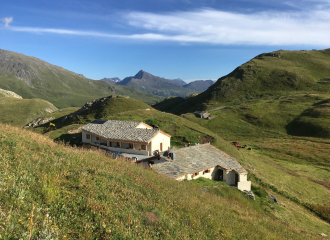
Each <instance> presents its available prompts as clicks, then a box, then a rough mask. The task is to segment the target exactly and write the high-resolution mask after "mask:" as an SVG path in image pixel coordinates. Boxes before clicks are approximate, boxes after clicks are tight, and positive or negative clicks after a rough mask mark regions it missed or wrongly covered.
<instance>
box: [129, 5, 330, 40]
mask: <svg viewBox="0 0 330 240" xmlns="http://www.w3.org/2000/svg"><path fill="white" fill-rule="evenodd" d="M126 19H127V21H128V23H129V24H130V25H132V26H134V27H138V28H140V29H142V30H144V31H145V30H147V31H150V32H153V33H154V34H159V35H161V36H162V38H163V39H166V40H172V41H183V42H204V43H213V44H246V45H283V44H284V45H291V44H312V45H329V39H330V31H327V29H330V11H329V10H323V11H313V12H306V13H294V12H288V13H281V12H259V13H253V14H242V13H231V12H223V11H218V10H214V9H202V10H198V11H192V12H175V13H168V14H153V13H144V12H131V13H130V14H128V15H127V16H126ZM159 38H161V37H160V36H159Z"/></svg>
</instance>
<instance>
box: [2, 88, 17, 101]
mask: <svg viewBox="0 0 330 240" xmlns="http://www.w3.org/2000/svg"><path fill="white" fill-rule="evenodd" d="M0 97H10V98H19V99H22V97H21V96H20V95H18V94H16V93H14V92H12V91H7V90H3V89H1V88H0Z"/></svg>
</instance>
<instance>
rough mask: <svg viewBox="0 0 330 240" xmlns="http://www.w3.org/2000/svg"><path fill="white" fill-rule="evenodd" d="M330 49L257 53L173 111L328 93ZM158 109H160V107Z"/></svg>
mask: <svg viewBox="0 0 330 240" xmlns="http://www.w3.org/2000/svg"><path fill="white" fill-rule="evenodd" d="M329 72H330V49H325V50H321V51H284V50H279V51H276V52H272V53H264V54H260V55H258V56H257V57H255V58H253V59H251V60H250V61H249V62H247V63H245V64H243V65H241V66H240V67H238V68H236V69H235V70H234V71H233V72H231V73H230V74H228V75H226V76H224V77H221V78H219V79H218V81H217V82H216V83H215V84H213V85H212V86H211V87H210V88H209V89H208V90H206V91H205V92H203V93H201V94H199V95H198V96H196V97H192V98H188V99H186V101H185V102H184V103H182V104H180V105H178V106H173V109H172V110H171V112H172V113H176V114H181V113H187V112H193V111H195V110H196V109H199V110H206V109H212V108H214V107H215V106H221V105H227V104H228V103H233V102H234V103H235V102H236V103H242V102H245V101H249V100H251V99H259V98H265V97H268V96H285V95H294V94H310V93H329V92H330V78H329ZM158 109H161V106H159V108H158Z"/></svg>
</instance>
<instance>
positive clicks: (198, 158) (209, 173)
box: [152, 143, 251, 191]
mask: <svg viewBox="0 0 330 240" xmlns="http://www.w3.org/2000/svg"><path fill="white" fill-rule="evenodd" d="M170 155H172V158H170V159H167V160H165V159H164V158H161V159H160V160H158V162H157V161H155V162H154V164H153V165H152V169H153V170H155V171H156V172H158V173H160V174H163V175H166V176H168V177H170V178H174V179H175V180H179V181H181V180H184V179H187V180H191V179H197V178H200V177H204V178H209V179H213V180H218V181H226V183H227V184H229V185H232V186H236V187H237V188H238V189H239V190H241V191H244V190H246V191H250V190H251V182H250V181H247V174H248V172H247V171H246V170H245V169H244V168H243V167H242V166H241V165H240V164H239V163H238V162H237V161H236V159H235V158H233V157H231V156H229V155H227V154H226V153H224V152H222V151H220V150H219V149H217V148H216V147H214V146H212V145H210V144H209V143H206V144H202V145H195V146H191V147H186V148H181V149H177V150H175V151H173V152H172V153H171V154H170Z"/></svg>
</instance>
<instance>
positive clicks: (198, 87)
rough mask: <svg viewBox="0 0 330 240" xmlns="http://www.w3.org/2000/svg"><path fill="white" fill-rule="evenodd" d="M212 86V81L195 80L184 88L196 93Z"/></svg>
mask: <svg viewBox="0 0 330 240" xmlns="http://www.w3.org/2000/svg"><path fill="white" fill-rule="evenodd" d="M213 84H214V81H212V80H196V81H193V82H190V83H188V84H187V85H185V86H184V87H185V88H189V89H193V90H195V91H197V92H204V91H205V90H206V89H208V88H209V87H210V86H212V85H213Z"/></svg>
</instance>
